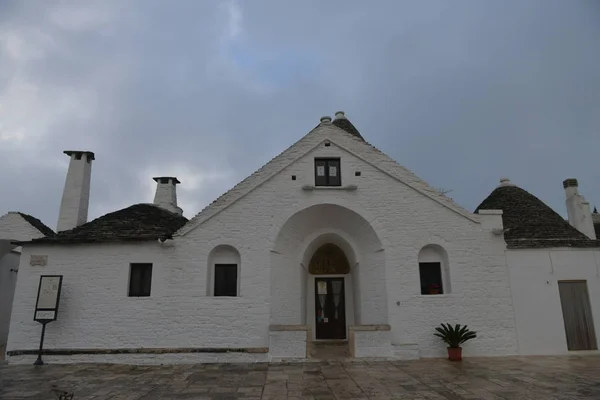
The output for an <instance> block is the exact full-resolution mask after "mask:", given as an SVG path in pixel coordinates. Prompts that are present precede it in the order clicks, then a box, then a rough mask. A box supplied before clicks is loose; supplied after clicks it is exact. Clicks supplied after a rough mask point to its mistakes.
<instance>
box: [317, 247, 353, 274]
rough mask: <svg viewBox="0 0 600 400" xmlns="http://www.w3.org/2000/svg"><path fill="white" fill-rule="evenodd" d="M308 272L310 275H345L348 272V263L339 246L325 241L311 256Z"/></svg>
mask: <svg viewBox="0 0 600 400" xmlns="http://www.w3.org/2000/svg"><path fill="white" fill-rule="evenodd" d="M308 272H309V273H310V274H312V275H345V274H348V273H349V272H350V263H349V262H348V258H347V257H346V254H345V253H344V251H343V250H342V249H341V248H339V247H338V246H337V245H335V244H333V243H326V244H324V245H322V246H321V247H319V248H318V249H317V251H315V253H314V254H313V256H312V257H311V259H310V262H309V264H308Z"/></svg>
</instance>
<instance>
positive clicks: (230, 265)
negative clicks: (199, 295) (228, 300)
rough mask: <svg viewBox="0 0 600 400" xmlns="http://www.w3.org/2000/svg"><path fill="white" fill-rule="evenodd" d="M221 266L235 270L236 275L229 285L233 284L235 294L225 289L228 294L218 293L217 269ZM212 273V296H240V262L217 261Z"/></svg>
mask: <svg viewBox="0 0 600 400" xmlns="http://www.w3.org/2000/svg"><path fill="white" fill-rule="evenodd" d="M219 267H223V268H228V269H233V271H235V276H234V279H233V282H229V283H228V285H232V286H233V288H234V290H235V294H234V295H231V294H228V293H230V291H228V290H225V293H226V294H218V293H217V281H218V279H217V271H218V270H219V269H220V268H219ZM212 272H213V273H212V275H213V279H212V296H213V297H239V295H240V293H239V290H240V288H239V278H240V277H239V273H240V270H239V264H237V263H215V264H213V268H212Z"/></svg>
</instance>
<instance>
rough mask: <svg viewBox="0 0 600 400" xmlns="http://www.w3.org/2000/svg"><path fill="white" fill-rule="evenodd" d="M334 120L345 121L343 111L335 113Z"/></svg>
mask: <svg viewBox="0 0 600 400" xmlns="http://www.w3.org/2000/svg"><path fill="white" fill-rule="evenodd" d="M335 119H346V113H344V112H343V111H336V112H335Z"/></svg>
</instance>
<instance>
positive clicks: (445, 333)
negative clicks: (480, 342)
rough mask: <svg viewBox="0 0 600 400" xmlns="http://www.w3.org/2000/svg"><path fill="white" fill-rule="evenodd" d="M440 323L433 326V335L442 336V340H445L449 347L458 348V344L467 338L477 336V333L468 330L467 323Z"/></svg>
mask: <svg viewBox="0 0 600 400" xmlns="http://www.w3.org/2000/svg"><path fill="white" fill-rule="evenodd" d="M440 325H441V326H438V327H437V328H435V330H436V331H437V332H436V333H434V335H435V336H437V337H439V338H442V340H443V341H444V342H446V343H447V344H448V347H450V348H454V349H456V348H459V347H460V345H461V344H463V343H464V342H466V341H467V340H471V339H474V338H476V337H477V333H476V332H473V331H471V330H469V328H468V327H467V325H464V326H461V325H460V324H456V326H454V327H453V326H452V325H450V324H440Z"/></svg>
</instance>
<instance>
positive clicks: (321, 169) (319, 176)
mask: <svg viewBox="0 0 600 400" xmlns="http://www.w3.org/2000/svg"><path fill="white" fill-rule="evenodd" d="M325 185H327V162H326V161H325V160H315V186H325Z"/></svg>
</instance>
